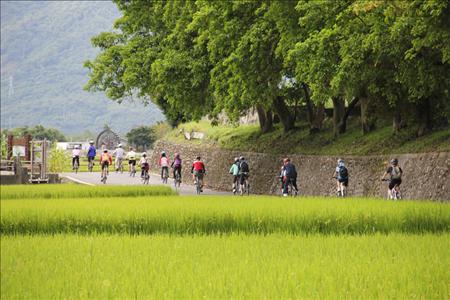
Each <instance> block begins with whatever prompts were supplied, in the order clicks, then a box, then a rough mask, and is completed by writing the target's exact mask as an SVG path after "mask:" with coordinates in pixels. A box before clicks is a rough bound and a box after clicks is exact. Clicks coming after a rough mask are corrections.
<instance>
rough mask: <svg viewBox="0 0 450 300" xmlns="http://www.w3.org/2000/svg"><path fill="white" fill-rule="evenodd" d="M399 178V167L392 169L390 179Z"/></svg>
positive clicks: (400, 175) (400, 174)
mask: <svg viewBox="0 0 450 300" xmlns="http://www.w3.org/2000/svg"><path fill="white" fill-rule="evenodd" d="M401 177H402V173H401V172H400V167H392V171H391V179H400V178H401Z"/></svg>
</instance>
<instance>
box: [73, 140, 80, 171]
mask: <svg viewBox="0 0 450 300" xmlns="http://www.w3.org/2000/svg"><path fill="white" fill-rule="evenodd" d="M80 154H81V149H80V146H78V145H76V146H75V147H74V148H73V150H72V170H75V162H77V165H78V166H80Z"/></svg>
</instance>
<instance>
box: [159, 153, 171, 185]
mask: <svg viewBox="0 0 450 300" xmlns="http://www.w3.org/2000/svg"><path fill="white" fill-rule="evenodd" d="M158 165H159V167H160V168H161V179H164V172H166V174H167V177H169V165H170V161H169V158H168V157H167V155H166V152H165V151H162V152H161V156H160V157H159V161H158Z"/></svg>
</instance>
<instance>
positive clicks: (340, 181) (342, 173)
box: [333, 158, 348, 196]
mask: <svg viewBox="0 0 450 300" xmlns="http://www.w3.org/2000/svg"><path fill="white" fill-rule="evenodd" d="M333 177H334V178H336V187H337V191H336V194H337V195H338V196H344V195H345V189H346V188H347V187H348V170H347V168H346V167H345V163H344V160H343V159H341V158H339V159H338V162H337V166H336V169H335V170H334V173H333ZM341 185H343V190H342V193H343V194H342V195H341Z"/></svg>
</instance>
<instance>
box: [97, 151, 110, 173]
mask: <svg viewBox="0 0 450 300" xmlns="http://www.w3.org/2000/svg"><path fill="white" fill-rule="evenodd" d="M100 165H101V166H102V169H103V168H104V166H106V167H108V166H110V165H112V157H111V155H110V154H109V153H108V150H107V149H105V150H103V154H102V155H101V156H100Z"/></svg>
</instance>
